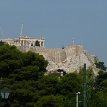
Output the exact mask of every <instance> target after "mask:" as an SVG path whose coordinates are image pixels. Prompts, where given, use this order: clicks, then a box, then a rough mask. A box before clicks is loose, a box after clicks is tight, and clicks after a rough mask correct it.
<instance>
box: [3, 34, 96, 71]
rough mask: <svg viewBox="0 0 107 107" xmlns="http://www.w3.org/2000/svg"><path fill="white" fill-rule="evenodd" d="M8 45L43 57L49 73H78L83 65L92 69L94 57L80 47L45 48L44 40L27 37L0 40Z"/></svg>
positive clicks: (74, 45)
mask: <svg viewBox="0 0 107 107" xmlns="http://www.w3.org/2000/svg"><path fill="white" fill-rule="evenodd" d="M1 41H2V42H5V43H7V44H9V45H15V46H17V48H18V49H20V50H21V51H24V52H27V51H33V52H36V53H39V54H41V55H43V56H44V58H45V59H46V60H48V62H49V64H48V66H47V70H48V71H49V72H52V71H55V70H58V69H63V70H64V71H66V72H67V73H70V72H74V71H77V72H78V71H79V69H80V67H83V65H84V63H86V64H87V67H90V66H91V67H93V68H94V70H95V69H96V67H95V65H94V61H95V60H94V58H95V57H94V56H92V55H90V54H89V53H88V52H87V51H86V50H84V49H83V47H82V46H81V45H76V44H73V45H70V46H67V47H64V48H52V49H51V48H45V46H44V42H45V39H43V38H40V39H37V38H32V37H27V36H21V37H19V38H16V39H6V40H3V39H2V40H1Z"/></svg>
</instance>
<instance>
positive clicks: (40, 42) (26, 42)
mask: <svg viewBox="0 0 107 107" xmlns="http://www.w3.org/2000/svg"><path fill="white" fill-rule="evenodd" d="M0 42H3V43H6V44H9V45H11V46H12V45H15V46H24V47H35V46H39V47H44V42H45V39H44V38H33V37H28V36H20V37H18V38H15V39H9V38H8V39H1V40H0Z"/></svg>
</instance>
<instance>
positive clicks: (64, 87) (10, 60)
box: [0, 45, 107, 107]
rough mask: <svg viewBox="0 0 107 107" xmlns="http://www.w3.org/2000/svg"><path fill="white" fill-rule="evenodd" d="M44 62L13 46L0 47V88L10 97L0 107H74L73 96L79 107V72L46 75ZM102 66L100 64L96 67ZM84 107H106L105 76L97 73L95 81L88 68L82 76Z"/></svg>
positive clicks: (81, 99) (106, 79) (40, 57)
mask: <svg viewBox="0 0 107 107" xmlns="http://www.w3.org/2000/svg"><path fill="white" fill-rule="evenodd" d="M47 64H48V62H47V61H46V60H45V59H44V57H43V56H42V55H39V54H38V53H33V52H30V51H29V52H26V53H22V52H21V51H19V50H18V49H17V48H16V47H15V46H8V45H3V46H0V76H1V78H2V79H3V82H2V84H1V87H0V88H3V87H8V88H9V90H10V96H9V98H8V99H7V101H6V102H5V101H4V100H3V99H1V103H0V107H71V106H72V107H75V105H76V93H77V92H81V94H80V95H79V107H82V106H83V72H84V69H83V68H81V69H80V72H79V73H76V72H74V73H70V74H66V75H64V76H63V77H60V75H59V74H58V73H57V72H55V73H51V74H48V75H44V74H45V73H46V67H47ZM102 65H104V64H103V63H101V64H100V66H102ZM86 74H87V75H86V80H87V107H107V94H106V92H107V73H106V72H103V70H101V71H100V72H99V75H98V76H97V77H95V76H94V73H93V69H92V68H91V67H89V68H88V69H87V73H86Z"/></svg>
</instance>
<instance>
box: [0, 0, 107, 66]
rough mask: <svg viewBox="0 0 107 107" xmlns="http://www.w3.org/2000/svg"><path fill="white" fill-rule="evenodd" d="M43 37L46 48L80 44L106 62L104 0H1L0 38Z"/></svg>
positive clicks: (105, 2)
mask: <svg viewBox="0 0 107 107" xmlns="http://www.w3.org/2000/svg"><path fill="white" fill-rule="evenodd" d="M21 24H23V25H24V27H23V35H28V36H33V37H44V38H46V47H52V48H53V47H55V48H56V47H58V48H59V47H62V46H66V45H70V44H72V41H73V40H75V43H76V44H81V45H83V46H84V48H85V49H86V50H87V51H88V52H89V53H91V54H94V55H96V56H98V57H99V58H100V60H101V61H104V62H105V64H106V65H107V45H106V40H107V0H0V38H7V37H8V38H13V37H17V36H19V34H20V29H21Z"/></svg>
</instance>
